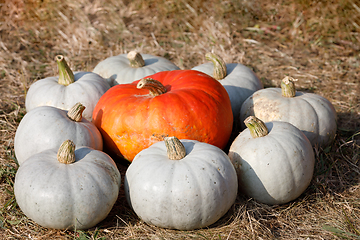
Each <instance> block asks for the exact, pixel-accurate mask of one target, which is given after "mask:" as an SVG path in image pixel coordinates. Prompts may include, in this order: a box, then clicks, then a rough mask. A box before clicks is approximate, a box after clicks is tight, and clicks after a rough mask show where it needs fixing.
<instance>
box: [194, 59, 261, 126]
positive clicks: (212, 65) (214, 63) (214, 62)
mask: <svg viewBox="0 0 360 240" xmlns="http://www.w3.org/2000/svg"><path fill="white" fill-rule="evenodd" d="M206 59H207V60H209V61H211V62H208V63H204V64H201V65H199V66H196V67H194V68H192V69H193V70H198V71H201V72H203V73H206V74H208V75H210V76H212V77H214V78H215V79H216V80H218V81H219V82H220V83H221V84H222V85H223V86H224V88H225V89H226V91H227V93H228V94H229V97H230V101H231V108H232V111H233V115H234V120H236V121H238V117H239V114H240V108H241V105H242V104H243V102H244V101H245V100H246V99H247V98H248V97H249V96H250V95H251V94H253V93H254V92H256V91H257V90H260V89H262V88H263V84H262V82H261V81H260V80H259V78H258V77H257V76H256V74H255V73H254V72H253V71H252V70H251V69H250V68H248V67H247V66H245V65H243V64H240V63H228V64H225V62H224V61H223V60H222V59H221V58H220V56H218V55H216V54H213V53H207V54H206ZM236 121H235V122H236Z"/></svg>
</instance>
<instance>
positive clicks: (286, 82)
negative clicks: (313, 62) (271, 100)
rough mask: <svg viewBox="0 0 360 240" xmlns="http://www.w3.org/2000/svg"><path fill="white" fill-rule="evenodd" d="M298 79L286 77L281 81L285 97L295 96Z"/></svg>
mask: <svg viewBox="0 0 360 240" xmlns="http://www.w3.org/2000/svg"><path fill="white" fill-rule="evenodd" d="M296 81H297V79H295V78H292V77H288V76H286V77H284V79H283V80H282V81H281V94H282V96H283V97H289V98H291V97H295V94H296V89H295V83H294V82H296Z"/></svg>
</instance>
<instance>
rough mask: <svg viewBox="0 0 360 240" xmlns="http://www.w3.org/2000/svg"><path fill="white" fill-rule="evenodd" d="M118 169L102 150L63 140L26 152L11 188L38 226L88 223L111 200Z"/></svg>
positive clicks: (87, 225)
mask: <svg viewBox="0 0 360 240" xmlns="http://www.w3.org/2000/svg"><path fill="white" fill-rule="evenodd" d="M120 184H121V176H120V172H119V170H118V169H117V167H116V165H115V163H114V161H113V160H112V159H111V158H110V157H109V156H108V155H106V154H105V153H103V152H101V151H98V150H94V149H92V148H89V147H81V146H80V147H78V148H77V149H76V150H75V145H74V144H73V142H72V141H69V140H68V141H65V142H64V143H63V144H62V145H61V146H60V148H59V149H58V151H57V150H56V149H48V150H45V151H43V152H40V153H38V154H35V155H33V156H31V157H30V158H29V159H28V161H26V162H24V163H23V164H22V165H21V166H20V167H19V169H18V171H17V173H16V176H15V183H14V194H15V198H16V202H17V204H18V205H19V207H20V209H21V210H22V211H23V212H24V214H25V215H26V216H27V217H29V218H31V219H32V220H34V221H35V222H36V223H38V224H39V225H41V226H43V227H48V228H56V229H75V230H80V229H88V228H90V227H93V226H95V225H96V224H97V223H99V222H100V221H102V220H103V219H105V217H106V216H107V215H108V214H109V212H110V210H111V209H112V207H113V205H114V204H115V202H116V200H117V197H118V193H119V189H120Z"/></svg>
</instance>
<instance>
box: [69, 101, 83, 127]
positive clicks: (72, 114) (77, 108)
mask: <svg viewBox="0 0 360 240" xmlns="http://www.w3.org/2000/svg"><path fill="white" fill-rule="evenodd" d="M84 110H85V106H84V105H82V104H81V103H79V102H78V103H76V104H75V105H74V106H73V107H72V108H70V109H69V111H68V112H67V116H68V118H70V119H71V120H73V121H75V122H80V121H81V119H82V113H83V112H84Z"/></svg>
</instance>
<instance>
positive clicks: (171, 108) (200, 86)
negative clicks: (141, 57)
mask: <svg viewBox="0 0 360 240" xmlns="http://www.w3.org/2000/svg"><path fill="white" fill-rule="evenodd" d="M93 122H94V124H95V125H96V126H97V127H98V128H99V130H100V132H101V133H102V135H103V138H104V146H105V147H106V148H107V149H108V150H109V151H110V152H111V153H115V154H116V155H118V156H121V157H124V158H125V159H127V160H129V161H132V160H133V158H134V157H135V155H136V154H137V153H139V152H140V151H141V150H143V149H145V148H148V147H149V146H151V145H152V144H153V143H155V142H158V141H162V140H163V139H164V137H167V136H176V137H177V138H179V139H192V140H197V141H201V142H206V143H209V144H212V145H215V146H217V147H219V148H224V147H225V146H226V144H227V142H228V140H229V137H230V134H231V131H232V124H233V116H232V110H231V103H230V98H229V95H228V94H227V92H226V90H225V88H224V87H223V86H222V85H221V84H220V83H219V82H218V81H216V80H215V79H214V78H212V77H210V76H209V75H207V74H205V73H202V72H199V71H196V70H173V71H164V72H159V73H156V74H153V75H150V76H148V77H146V78H144V79H141V80H138V81H134V82H133V83H131V84H120V85H116V86H114V87H112V88H110V89H109V90H108V91H107V92H106V93H105V94H104V95H103V96H102V97H101V98H100V99H99V101H98V103H97V105H96V106H95V109H94V112H93Z"/></svg>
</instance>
